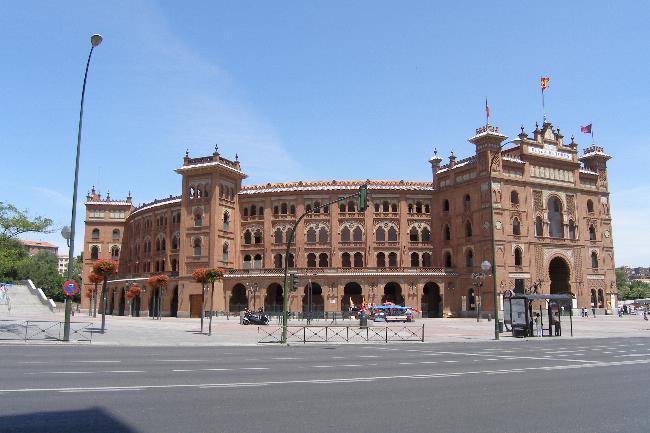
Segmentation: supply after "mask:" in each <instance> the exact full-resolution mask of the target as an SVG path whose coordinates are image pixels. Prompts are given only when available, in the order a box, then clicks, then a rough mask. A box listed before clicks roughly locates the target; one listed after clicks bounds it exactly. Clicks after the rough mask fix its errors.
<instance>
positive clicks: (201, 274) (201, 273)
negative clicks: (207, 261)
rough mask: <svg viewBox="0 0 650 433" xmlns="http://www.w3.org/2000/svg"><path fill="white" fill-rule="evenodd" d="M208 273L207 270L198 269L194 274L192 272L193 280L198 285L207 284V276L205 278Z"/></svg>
mask: <svg viewBox="0 0 650 433" xmlns="http://www.w3.org/2000/svg"><path fill="white" fill-rule="evenodd" d="M206 272H208V270H207V269H206V268H197V269H195V270H194V272H192V278H193V279H194V281H196V282H197V283H202V284H203V283H205V282H206V281H207V280H206V276H205V274H206Z"/></svg>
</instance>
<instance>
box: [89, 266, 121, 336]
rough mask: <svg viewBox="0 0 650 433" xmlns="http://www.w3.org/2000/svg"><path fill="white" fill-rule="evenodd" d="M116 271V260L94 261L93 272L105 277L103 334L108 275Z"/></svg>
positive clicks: (103, 318)
mask: <svg viewBox="0 0 650 433" xmlns="http://www.w3.org/2000/svg"><path fill="white" fill-rule="evenodd" d="M116 271H117V262H116V261H114V260H97V261H95V263H93V272H94V273H95V274H97V275H100V276H102V277H104V282H103V284H102V330H101V333H102V334H103V333H104V330H105V328H106V285H107V284H108V277H109V276H110V275H112V274H114V273H115V272H116Z"/></svg>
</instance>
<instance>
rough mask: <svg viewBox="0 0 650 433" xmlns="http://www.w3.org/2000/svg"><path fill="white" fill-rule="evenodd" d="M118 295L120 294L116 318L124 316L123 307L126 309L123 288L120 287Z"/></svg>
mask: <svg viewBox="0 0 650 433" xmlns="http://www.w3.org/2000/svg"><path fill="white" fill-rule="evenodd" d="M119 294H120V295H119V296H120V299H119V301H118V303H117V315H118V316H124V310H125V307H126V296H125V293H124V287H122V288H121V289H120V291H119Z"/></svg>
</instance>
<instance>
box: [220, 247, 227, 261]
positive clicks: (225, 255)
mask: <svg viewBox="0 0 650 433" xmlns="http://www.w3.org/2000/svg"><path fill="white" fill-rule="evenodd" d="M222 250H223V257H222V260H221V261H222V262H227V261H228V244H223V249H222Z"/></svg>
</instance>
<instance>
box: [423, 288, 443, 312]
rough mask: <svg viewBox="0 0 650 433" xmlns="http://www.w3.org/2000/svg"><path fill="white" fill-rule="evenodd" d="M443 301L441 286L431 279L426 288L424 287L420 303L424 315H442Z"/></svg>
mask: <svg viewBox="0 0 650 433" xmlns="http://www.w3.org/2000/svg"><path fill="white" fill-rule="evenodd" d="M441 301H442V298H441V297H440V286H438V284H436V283H434V282H431V281H429V282H428V283H426V284H425V285H424V289H422V299H421V303H420V308H421V310H422V317H441V313H442V309H441V308H440V302H441Z"/></svg>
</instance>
